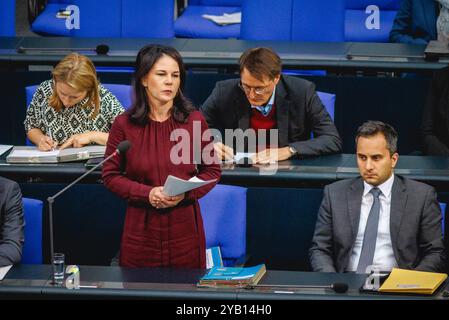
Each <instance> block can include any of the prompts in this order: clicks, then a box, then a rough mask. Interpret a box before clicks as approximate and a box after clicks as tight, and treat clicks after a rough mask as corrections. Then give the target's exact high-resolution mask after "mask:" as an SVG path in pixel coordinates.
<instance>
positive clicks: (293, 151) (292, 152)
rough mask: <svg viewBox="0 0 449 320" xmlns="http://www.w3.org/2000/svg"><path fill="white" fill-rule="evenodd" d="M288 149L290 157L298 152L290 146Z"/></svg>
mask: <svg viewBox="0 0 449 320" xmlns="http://www.w3.org/2000/svg"><path fill="white" fill-rule="evenodd" d="M288 151H290V153H291V154H292V155H291V156H292V157H293V156H294V155H296V154H297V153H298V151H296V149H295V148H293V147H292V146H288Z"/></svg>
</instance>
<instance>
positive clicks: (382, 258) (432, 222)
mask: <svg viewBox="0 0 449 320" xmlns="http://www.w3.org/2000/svg"><path fill="white" fill-rule="evenodd" d="M356 145H357V164H358V167H359V171H360V175H361V177H358V178H354V179H349V180H343V181H338V182H335V183H333V184H331V185H328V186H326V187H325V189H324V197H323V202H322V203H321V207H320V210H319V212H318V218H317V223H316V227H315V234H314V236H313V240H312V247H311V249H310V262H311V265H312V268H313V270H314V271H319V272H357V273H366V272H367V270H368V268H369V267H370V266H374V267H375V268H377V269H378V270H381V271H389V270H391V269H392V268H393V267H399V268H402V269H415V270H422V271H433V272H442V271H445V253H444V245H443V238H442V226H441V221H442V217H441V211H440V207H439V205H438V202H437V195H436V192H435V190H434V189H433V188H432V187H430V186H428V185H426V184H423V183H420V182H416V181H413V180H410V179H407V178H404V177H401V176H399V175H395V174H394V168H395V166H396V163H397V161H398V158H399V156H398V154H397V153H396V145H397V133H396V131H395V130H394V129H393V128H392V127H391V126H389V125H388V124H384V123H382V122H379V121H368V122H366V123H364V124H363V125H362V126H361V127H359V129H358V132H357V137H356Z"/></svg>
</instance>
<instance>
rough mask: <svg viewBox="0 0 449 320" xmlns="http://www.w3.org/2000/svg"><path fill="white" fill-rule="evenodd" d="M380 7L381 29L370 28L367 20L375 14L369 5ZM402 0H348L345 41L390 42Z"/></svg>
mask: <svg viewBox="0 0 449 320" xmlns="http://www.w3.org/2000/svg"><path fill="white" fill-rule="evenodd" d="M371 5H375V6H377V7H378V8H379V29H368V28H367V27H366V25H365V23H366V20H367V19H369V17H370V16H371V15H372V14H373V12H372V11H369V10H368V12H366V11H367V8H368V6H371ZM399 6H400V0H346V12H345V41H355V42H389V35H390V31H391V28H392V26H393V22H394V18H395V17H396V13H397V11H398V9H399Z"/></svg>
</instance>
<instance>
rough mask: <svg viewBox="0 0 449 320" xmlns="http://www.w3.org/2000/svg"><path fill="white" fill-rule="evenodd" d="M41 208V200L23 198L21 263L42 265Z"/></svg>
mask: <svg viewBox="0 0 449 320" xmlns="http://www.w3.org/2000/svg"><path fill="white" fill-rule="evenodd" d="M42 208H43V203H42V201H41V200H36V199H29V198H23V210H24V218H25V243H24V246H23V251H22V263H25V264H42Z"/></svg>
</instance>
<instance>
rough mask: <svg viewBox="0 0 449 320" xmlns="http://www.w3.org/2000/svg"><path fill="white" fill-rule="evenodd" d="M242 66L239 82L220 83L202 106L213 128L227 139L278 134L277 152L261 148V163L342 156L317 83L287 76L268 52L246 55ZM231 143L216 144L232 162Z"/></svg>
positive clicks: (216, 147)
mask: <svg viewBox="0 0 449 320" xmlns="http://www.w3.org/2000/svg"><path fill="white" fill-rule="evenodd" d="M239 63H240V79H231V80H225V81H219V82H217V84H216V86H215V89H214V90H213V92H212V94H211V95H210V96H209V98H208V99H207V100H206V101H205V102H204V104H203V105H202V107H201V111H202V113H203V114H204V117H205V118H206V121H207V123H208V124H209V127H210V128H214V129H217V130H219V131H220V133H221V136H222V137H225V136H226V134H225V130H227V129H242V130H243V131H245V132H246V131H247V130H248V129H253V130H254V132H255V133H256V135H257V134H258V133H259V131H260V130H272V129H277V130H278V134H279V136H278V137H276V138H277V141H276V143H275V145H276V146H277V147H275V148H273V145H272V144H269V143H267V144H266V145H265V146H266V147H269V146H272V147H271V148H270V149H267V150H269V151H267V150H265V151H264V150H262V149H258V151H259V153H258V154H257V157H256V161H257V162H258V163H268V162H273V161H281V160H286V159H288V158H290V157H292V156H294V155H296V154H298V155H301V156H309V155H321V154H329V153H338V152H340V150H341V145H342V142H341V139H340V136H339V134H338V132H337V129H336V128H335V125H334V123H333V122H332V119H331V118H330V116H329V114H328V113H327V111H326V110H325V108H324V107H323V104H322V103H321V100H320V99H319V97H318V96H317V94H316V92H315V85H314V84H313V83H311V82H309V81H306V80H304V79H300V78H296V77H291V76H286V75H282V74H281V71H282V64H281V59H280V58H279V56H278V55H277V54H276V53H275V52H273V51H272V50H270V49H268V48H254V49H250V50H247V51H246V52H244V53H243V54H242V56H241V57H240V60H239ZM312 132H313V135H314V138H313V139H311V133H312ZM226 142H228V141H225V143H226ZM259 142H260V141H259ZM259 142H258V144H259ZM231 144H232V143H227V145H224V144H222V143H221V142H216V143H215V149H216V151H217V153H218V156H219V158H221V159H232V157H233V155H234V149H235V147H234V145H231ZM260 145H261V144H259V146H260ZM278 147H279V148H278ZM245 151H246V152H247V150H245ZM273 151H274V152H273Z"/></svg>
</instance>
